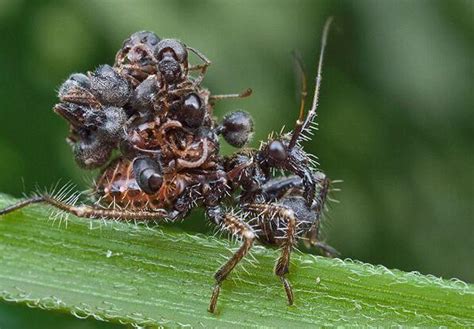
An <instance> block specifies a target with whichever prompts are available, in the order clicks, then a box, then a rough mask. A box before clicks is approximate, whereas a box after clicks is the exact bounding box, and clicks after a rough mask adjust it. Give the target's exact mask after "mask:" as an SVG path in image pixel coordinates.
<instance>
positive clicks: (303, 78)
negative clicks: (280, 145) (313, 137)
mask: <svg viewBox="0 0 474 329" xmlns="http://www.w3.org/2000/svg"><path fill="white" fill-rule="evenodd" d="M293 58H294V60H295V64H296V69H297V70H298V76H299V77H300V78H301V82H300V83H301V86H300V88H301V94H300V115H299V116H298V120H296V125H295V129H294V131H293V136H292V138H291V141H290V144H289V148H290V149H292V148H293V146H295V144H296V142H297V140H298V136H299V135H300V133H301V129H302V128H303V123H304V121H303V120H304V106H305V101H306V97H307V96H308V86H307V80H306V73H305V69H304V66H303V60H302V59H301V54H300V53H299V52H296V51H294V52H293Z"/></svg>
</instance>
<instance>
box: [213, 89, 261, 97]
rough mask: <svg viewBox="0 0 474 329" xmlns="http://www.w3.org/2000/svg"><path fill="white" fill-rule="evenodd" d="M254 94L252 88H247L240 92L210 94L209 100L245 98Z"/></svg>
mask: <svg viewBox="0 0 474 329" xmlns="http://www.w3.org/2000/svg"><path fill="white" fill-rule="evenodd" d="M250 95H252V89H250V88H247V89H245V90H244V91H242V92H241V93H239V94H224V95H211V96H209V100H221V99H227V98H245V97H249V96H250Z"/></svg>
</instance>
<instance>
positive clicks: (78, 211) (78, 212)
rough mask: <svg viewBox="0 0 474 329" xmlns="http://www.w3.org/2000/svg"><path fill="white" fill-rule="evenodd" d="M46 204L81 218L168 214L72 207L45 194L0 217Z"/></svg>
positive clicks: (140, 217)
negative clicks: (38, 204)
mask: <svg viewBox="0 0 474 329" xmlns="http://www.w3.org/2000/svg"><path fill="white" fill-rule="evenodd" d="M40 202H42V203H46V204H49V205H51V206H53V207H55V208H58V209H60V210H63V211H65V212H67V213H70V214H73V215H75V216H77V217H83V218H104V217H105V218H116V219H136V220H156V219H159V218H165V217H167V215H168V213H167V211H165V210H164V209H157V210H154V211H130V210H126V209H102V208H96V207H91V206H86V205H81V206H73V205H70V204H67V203H65V202H62V201H60V200H58V199H56V198H54V197H51V196H49V195H47V194H44V195H41V196H35V197H32V198H30V199H26V200H23V201H19V202H18V203H16V204H13V205H11V206H9V207H7V208H5V209H2V210H0V216H2V215H6V214H8V213H10V212H12V211H15V210H18V209H21V208H23V207H26V206H28V205H30V204H33V203H40Z"/></svg>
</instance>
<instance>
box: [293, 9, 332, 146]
mask: <svg viewBox="0 0 474 329" xmlns="http://www.w3.org/2000/svg"><path fill="white" fill-rule="evenodd" d="M332 21H333V17H332V16H331V17H329V18H328V19H327V20H326V23H324V28H323V35H322V39H321V52H320V54H319V62H318V73H317V75H316V86H315V88H314V96H313V104H312V105H311V110H310V111H309V112H308V115H307V116H306V119H305V120H304V121H303V120H300V118H301V110H300V118H298V120H297V121H296V125H295V129H294V132H293V136H292V137H291V141H290V144H289V148H290V149H291V148H293V147H294V146H295V145H296V142H297V141H298V139H299V138H300V136H301V133H302V132H303V131H305V130H308V129H309V128H310V127H309V125H310V124H311V122H312V121H313V120H314V118H315V116H316V110H317V109H318V99H319V90H320V88H321V78H322V70H323V60H324V50H325V49H326V43H327V38H328V34H329V28H330V26H331V23H332Z"/></svg>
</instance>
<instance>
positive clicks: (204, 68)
mask: <svg viewBox="0 0 474 329" xmlns="http://www.w3.org/2000/svg"><path fill="white" fill-rule="evenodd" d="M186 48H187V49H188V50H190V51H192V52H193V53H194V54H195V55H196V56H197V57H199V58H200V59H201V60H202V61H203V62H204V64H201V65H196V66H191V67H190V68H189V70H200V71H201V72H200V73H199V76H198V77H197V78H196V80H194V82H193V85H194V86H199V85H200V84H201V82H202V80H203V79H204V75H205V74H206V71H207V68H208V67H209V66H210V65H211V61H210V60H209V59H208V58H207V57H206V56H204V54H203V53H201V52H200V51H199V50H197V49H194V48H192V47H186Z"/></svg>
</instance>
